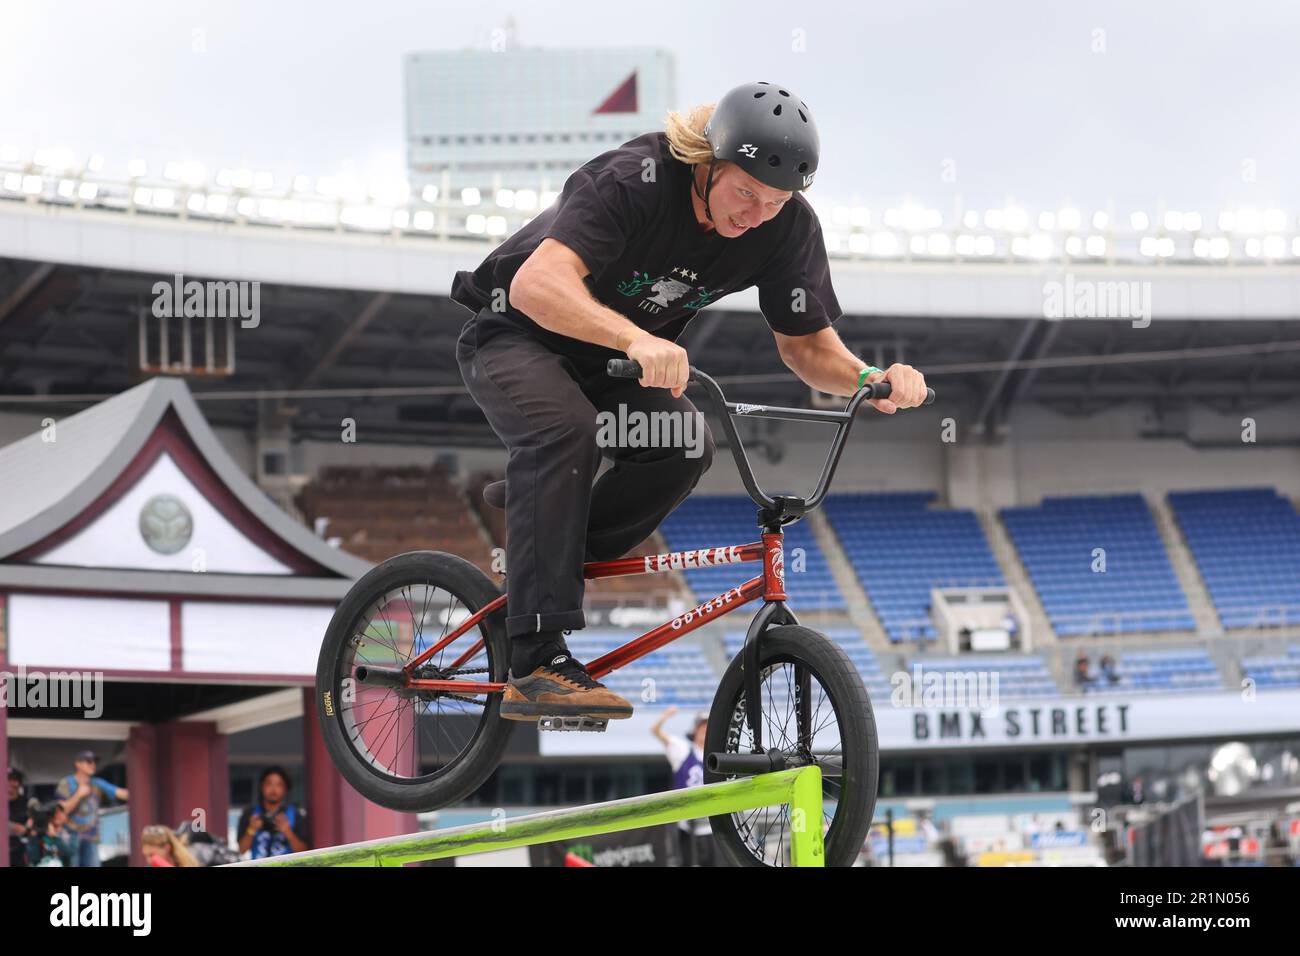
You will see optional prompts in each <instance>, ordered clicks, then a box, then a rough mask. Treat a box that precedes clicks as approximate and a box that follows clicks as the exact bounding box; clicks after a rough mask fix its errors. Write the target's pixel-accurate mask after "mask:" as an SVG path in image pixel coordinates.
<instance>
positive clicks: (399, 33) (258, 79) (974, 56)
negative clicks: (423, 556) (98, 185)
mask: <svg viewBox="0 0 1300 956" xmlns="http://www.w3.org/2000/svg"><path fill="white" fill-rule="evenodd" d="M511 15H513V16H514V18H515V20H516V22H517V25H518V35H519V39H520V41H521V42H522V43H523V44H524V45H528V46H543V47H552V48H554V47H596V46H599V47H607V46H656V47H664V48H667V49H669V50H671V51H672V52H673V53H674V54H675V56H676V61H677V91H678V97H679V99H680V103H679V104H678V105H679V106H682V107H685V106H689V105H691V104H693V103H695V102H700V101H708V100H714V99H716V98H717V97H718V96H719V95H720V94H721V93H722V92H724V91H725V90H726V89H728V88H729V87H731V86H733V85H736V84H738V83H741V82H745V81H748V80H751V79H770V80H774V81H776V82H780V83H782V84H784V85H787V86H789V87H791V88H792V89H793V90H795V91H796V92H797V93H798V95H799V96H800V97H802V98H803V99H804V100H805V101H806V102H807V103H808V104H809V105H810V106H811V107H812V109H813V110H814V113H815V115H816V118H817V121H818V125H819V127H820V131H821V135H822V147H823V158H822V173H821V174H820V175H819V176H818V180H817V187H816V189H817V191H818V192H821V193H823V195H824V196H827V197H833V198H835V199H841V200H851V199H853V198H855V197H856V198H858V199H860V200H861V201H865V202H868V203H874V204H881V203H885V202H890V203H893V202H897V201H900V200H902V199H903V198H904V197H908V196H910V197H911V198H913V199H914V200H915V201H918V202H922V203H924V204H927V205H931V206H936V207H938V208H940V209H941V210H943V211H945V212H947V211H948V210H949V209H950V208H951V205H952V202H953V198H954V196H956V195H958V194H960V195H961V196H962V197H963V198H964V199H965V200H966V202H967V204H968V205H976V206H984V205H992V204H999V205H1000V204H1001V203H1002V202H1003V201H1005V200H1008V199H1011V200H1015V201H1018V202H1020V203H1023V204H1024V205H1026V206H1028V207H1029V208H1030V209H1041V208H1055V207H1056V206H1057V205H1060V204H1062V203H1064V202H1072V203H1074V204H1077V205H1079V206H1081V207H1082V208H1084V209H1090V208H1094V207H1095V206H1097V205H1099V204H1104V203H1105V201H1106V200H1107V199H1108V198H1109V199H1114V200H1115V201H1116V203H1117V208H1118V210H1119V211H1121V212H1122V211H1124V210H1125V209H1132V208H1147V209H1154V208H1155V207H1156V206H1157V204H1158V203H1159V202H1161V201H1164V202H1165V203H1166V204H1167V205H1168V206H1169V208H1174V209H1199V210H1202V211H1206V212H1209V211H1213V210H1216V209H1218V208H1221V207H1224V206H1254V207H1258V208H1266V207H1271V206H1279V207H1281V208H1283V209H1285V210H1287V212H1288V213H1289V214H1290V215H1291V216H1292V218H1291V222H1292V223H1293V224H1294V222H1295V219H1294V215H1295V214H1296V213H1297V212H1300V175H1298V174H1300V109H1298V106H1297V104H1300V69H1297V47H1298V46H1300V3H1296V2H1294V0H1231V2H1227V0H1224V2H1201V3H1198V2H1189V0H1182V2H1174V0H1158V2H1156V0H1149V2H1148V0H1144V2H1137V0H1125V2H1110V0H1104V2H1095V0H1089V2H1083V0H1075V2H1063V0H985V2H978V3H975V2H973V3H960V2H955V0H953V2H938V0H904V2H897V3H880V2H878V0H869V2H866V3H863V2H861V0H858V2H849V0H841V2H836V3H818V2H810V0H801V2H797V3H794V2H790V0H780V2H777V0H752V2H747V3H735V2H731V0H721V2H715V0H711V2H703V0H688V2H682V0H655V2H641V0H637V2H620V0H614V2H610V0H556V2H549V0H528V2H526V3H524V2H515V3H501V2H497V0H475V2H473V3H465V2H457V3H454V4H453V3H431V2H423V3H421V2H404V0H366V2H364V3H361V2H350V3H348V2H334V0H314V2H282V0H260V2H252V0H223V2H220V3H200V2H185V0H158V2H155V0H126V2H121V3H104V2H102V0H78V2H53V0H4V4H3V7H2V8H0V144H6V143H8V144H15V145H18V146H20V147H22V148H24V149H31V148H33V147H36V146H42V145H44V146H66V147H71V148H73V149H75V150H77V151H78V152H81V153H90V152H98V153H101V154H103V156H104V157H105V164H106V165H105V173H110V172H118V171H121V170H123V169H124V168H125V164H126V162H127V160H128V159H130V158H132V157H134V156H140V157H143V158H146V159H148V160H150V161H151V162H153V163H155V164H157V163H159V162H161V161H162V160H164V159H197V160H200V161H202V162H203V163H205V164H206V165H207V166H208V167H209V169H213V170H215V169H216V168H217V167H220V166H250V167H254V168H258V169H272V170H274V171H276V172H278V173H289V172H291V171H295V172H305V173H307V174H309V175H312V176H317V175H328V174H336V173H342V172H347V171H353V172H356V173H359V174H362V175H365V174H374V173H382V172H388V173H392V172H400V171H401V170H402V169H403V167H404V159H403V122H402V71H401V66H402V56H403V54H405V53H408V52H411V51H418V50H435V49H458V48H463V47H469V46H474V45H478V46H484V45H485V44H486V41H487V37H488V34H489V31H490V30H491V29H492V28H494V27H497V26H500V25H501V24H502V23H503V22H504V21H505V19H506V17H507V16H511ZM796 30H802V31H803V34H802V35H803V36H804V37H805V38H806V40H805V42H806V49H805V50H804V51H803V52H797V51H795V50H793V49H792V46H793V45H794V44H793V43H792V39H793V38H794V36H795V33H794V31H796ZM196 31H197V32H196ZM196 47H198V48H199V49H196ZM945 174H946V175H945ZM954 175H955V181H950V180H952V179H953V177H954Z"/></svg>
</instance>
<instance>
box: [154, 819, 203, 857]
mask: <svg viewBox="0 0 1300 956" xmlns="http://www.w3.org/2000/svg"><path fill="white" fill-rule="evenodd" d="M163 845H166V846H169V847H171V851H172V860H174V861H175V863H176V865H177V866H198V865H199V861H198V860H196V859H194V854H193V853H191V852H190V851H189V849H188V848H187V847H186V846H185V844H184V843H182V842H181V841H180V838H179V837H177V836H176V834H175V833H173V832H172V831H171V830H170V829H169V828H168V827H165V826H160V825H158V824H152V825H150V826H147V827H145V828H144V830H142V831H141V833H140V849H141V850H143V849H144V848H145V847H147V846H163Z"/></svg>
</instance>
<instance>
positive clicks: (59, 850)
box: [27, 800, 77, 866]
mask: <svg viewBox="0 0 1300 956" xmlns="http://www.w3.org/2000/svg"><path fill="white" fill-rule="evenodd" d="M67 822H68V813H67V811H66V810H65V809H64V808H63V803H62V802H61V801H59V800H51V801H50V802H49V803H47V804H45V805H43V806H41V807H39V808H37V810H36V812H35V813H33V814H32V835H31V836H30V837H29V838H28V840H27V865H28V866H74V865H76V860H77V850H76V841H75V840H74V839H72V837H71V836H70V835H69V833H68V830H67V826H66V824H67Z"/></svg>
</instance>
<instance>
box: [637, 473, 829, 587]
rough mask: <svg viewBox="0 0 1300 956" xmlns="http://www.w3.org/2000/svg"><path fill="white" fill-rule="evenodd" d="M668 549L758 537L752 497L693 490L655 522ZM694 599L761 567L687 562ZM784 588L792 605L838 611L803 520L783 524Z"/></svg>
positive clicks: (825, 569)
mask: <svg viewBox="0 0 1300 956" xmlns="http://www.w3.org/2000/svg"><path fill="white" fill-rule="evenodd" d="M659 530H660V532H661V533H662V534H663V536H664V540H665V541H666V542H668V547H669V549H670V550H672V551H687V550H692V549H695V548H717V547H722V546H724V545H733V544H744V543H745V542H748V541H757V540H758V537H759V534H760V532H759V530H758V526H757V524H756V523H755V508H754V503H753V502H752V501H750V499H749V498H748V497H747V496H745V495H693V496H692V497H690V498H687V499H686V500H685V501H684V502H682V504H681V505H680V506H679V507H678V508H677V510H676V511H674V512H673V513H672V514H670V515H669V516H668V517H667V518H666V519H665V520H664V522H663V523H662V524H661V525H660V526H659ZM683 573H684V574H685V575H686V582H687V583H688V584H689V585H690V586H691V589H692V590H693V591H694V592H695V596H696V599H697V600H699V601H707V600H708V599H709V598H712V597H715V596H716V595H718V594H721V593H722V592H723V591H725V590H727V589H728V588H733V587H736V586H737V585H740V584H743V583H745V582H746V581H748V580H749V579H750V578H752V577H756V576H758V575H760V574H762V573H763V569H762V567H761V566H760V565H759V564H758V563H757V562H754V563H750V564H724V565H720V566H717V567H711V568H688V569H686V570H685V571H684V572H683ZM785 591H786V594H787V595H789V598H790V603H791V605H792V606H793V607H794V608H795V609H796V610H805V611H842V610H844V608H845V604H844V595H842V594H841V593H840V589H839V587H838V586H836V584H835V579H834V578H833V577H832V576H831V572H830V569H829V568H828V567H827V566H826V558H825V556H824V555H823V554H822V551H821V548H820V547H818V545H817V541H816V539H815V538H814V537H813V533H812V529H811V528H809V527H808V525H807V524H806V523H805V522H800V523H798V524H794V525H790V526H789V527H787V528H786V529H785Z"/></svg>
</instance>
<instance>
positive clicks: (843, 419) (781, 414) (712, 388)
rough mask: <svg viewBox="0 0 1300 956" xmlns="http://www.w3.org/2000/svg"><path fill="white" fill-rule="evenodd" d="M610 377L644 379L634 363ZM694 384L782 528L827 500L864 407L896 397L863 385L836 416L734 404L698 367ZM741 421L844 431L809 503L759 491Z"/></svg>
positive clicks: (748, 481) (614, 363)
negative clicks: (813, 424)
mask: <svg viewBox="0 0 1300 956" xmlns="http://www.w3.org/2000/svg"><path fill="white" fill-rule="evenodd" d="M606 372H608V373H609V375H610V376H611V377H613V378H625V379H637V378H641V376H642V374H643V373H642V369H641V363H640V362H637V361H635V360H634V359H610V360H609V362H608V364H607V365H606ZM688 381H689V382H690V383H691V384H695V385H700V386H702V387H703V388H704V390H705V391H706V392H708V393H709V398H710V400H711V401H712V402H713V404H714V405H715V406H717V410H718V413H719V415H721V416H722V427H723V429H724V430H725V431H726V433H727V440H728V442H729V443H730V445H731V453H732V457H733V458H735V460H736V467H737V469H738V470H739V471H740V480H741V481H742V482H744V485H745V490H746V491H748V492H749V496H750V497H751V498H752V499H754V502H755V503H756V504H758V506H759V507H760V508H762V509H764V510H765V511H766V512H767V516H766V517H767V519H768V520H769V521H773V520H774V521H775V522H776V523H778V524H784V523H785V519H787V518H788V519H789V520H796V519H797V518H800V517H802V516H803V515H804V514H806V513H807V512H809V511H811V510H813V509H814V508H816V507H817V506H818V505H819V504H821V502H822V499H823V498H824V497H826V491H827V489H828V488H829V487H830V483H831V478H833V477H834V475H835V468H836V465H838V464H839V460H840V453H841V452H842V451H843V450H844V441H845V439H846V438H847V437H848V434H849V429H850V428H851V427H852V425H853V420H854V416H856V415H857V412H858V407H859V406H860V405H861V404H862V403H863V402H865V401H869V400H871V399H877V398H888V397H889V393H890V391H891V387H890V384H889V383H888V382H871V383H870V384H867V385H863V386H862V387H861V388H860V389H858V390H857V391H856V392H855V393H854V394H853V397H852V398H850V399H849V402H848V404H847V405H845V406H844V409H843V411H838V412H835V411H819V410H817V409H812V408H781V407H777V406H770V405H749V404H744V403H736V402H728V401H727V399H726V396H725V395H723V394H722V388H721V386H719V385H718V383H717V382H716V381H714V380H713V378H712V377H711V376H709V375H706V374H705V373H704V372H701V371H700V370H699V369H697V368H696V367H695V366H694V365H692V366H691V367H690V376H689V378H688ZM925 391H926V397H925V402H924V403H923V404H925V405H929V404H930V403H931V402H933V401H934V389H932V388H927V389H926V390H925ZM735 415H744V416H746V417H748V418H780V419H785V420H787V421H797V422H826V423H828V424H835V425H837V426H838V429H837V430H836V433H835V439H834V440H833V441H832V442H831V449H830V453H829V454H828V455H827V458H826V464H825V465H824V466H823V467H822V473H821V477H820V478H818V480H817V487H816V489H815V490H814V491H813V494H812V497H810V498H808V499H807V500H806V501H805V500H803V499H801V498H792V497H790V496H788V495H778V496H776V497H775V498H774V497H772V496H771V495H769V494H767V493H766V492H765V491H763V489H762V488H760V487H759V486H758V482H757V480H756V479H755V478H754V469H753V467H752V466H751V465H750V464H749V457H748V456H747V455H746V454H745V446H744V444H743V443H742V442H741V440H740V434H739V433H738V432H737V431H736V423H735V421H734V419H733V416H735ZM763 518H764V516H763V515H760V521H761V520H763Z"/></svg>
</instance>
